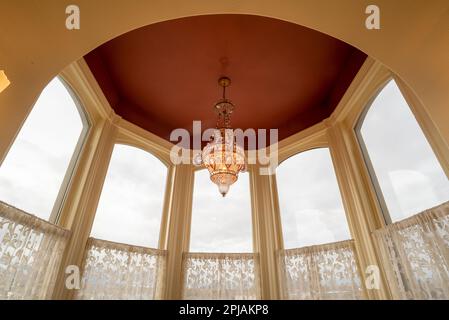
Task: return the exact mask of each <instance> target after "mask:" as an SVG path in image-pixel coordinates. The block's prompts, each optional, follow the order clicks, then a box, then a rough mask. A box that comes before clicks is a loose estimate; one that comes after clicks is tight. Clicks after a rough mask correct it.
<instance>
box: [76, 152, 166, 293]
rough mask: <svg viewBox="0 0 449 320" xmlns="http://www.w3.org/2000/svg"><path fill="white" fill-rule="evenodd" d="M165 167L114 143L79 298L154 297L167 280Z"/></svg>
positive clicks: (90, 240)
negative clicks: (161, 237)
mask: <svg viewBox="0 0 449 320" xmlns="http://www.w3.org/2000/svg"><path fill="white" fill-rule="evenodd" d="M166 179H167V167H166V166H165V165H164V164H163V163H162V162H161V161H160V160H159V159H157V158H156V157H154V156H153V155H151V154H150V153H148V152H146V151H143V150H141V149H138V148H135V147H130V146H127V145H115V147H114V150H113V153H112V157H111V161H110V165H109V169H108V173H107V176H106V179H105V182H104V186H103V190H102V193H101V196H100V201H99V204H98V208H97V212H96V215H95V220H94V224H93V227H92V231H91V236H92V237H91V238H90V239H89V241H88V243H87V247H86V258H85V262H84V266H83V277H82V287H81V290H79V291H78V293H77V298H78V299H156V298H160V297H161V294H162V290H163V284H164V271H165V270H164V269H165V251H163V250H158V249H156V248H157V247H158V242H159V231H160V226H161V216H162V207H163V201H164V191H165V183H166Z"/></svg>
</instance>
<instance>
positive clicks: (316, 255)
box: [279, 240, 364, 300]
mask: <svg viewBox="0 0 449 320" xmlns="http://www.w3.org/2000/svg"><path fill="white" fill-rule="evenodd" d="M354 252H355V250H354V243H353V240H346V241H340V242H334V243H328V244H323V245H316V246H310V247H303V248H298V249H288V250H282V251H280V252H279V270H280V278H281V279H280V281H281V286H282V287H283V298H284V299H290V300H349V299H351V300H352V299H363V298H364V294H363V289H362V285H361V282H360V276H359V272H358V267H357V262H356V259H355V254H354Z"/></svg>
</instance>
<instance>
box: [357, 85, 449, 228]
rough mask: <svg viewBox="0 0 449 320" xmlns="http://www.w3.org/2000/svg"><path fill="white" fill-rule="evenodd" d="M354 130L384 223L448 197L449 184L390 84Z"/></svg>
mask: <svg viewBox="0 0 449 320" xmlns="http://www.w3.org/2000/svg"><path fill="white" fill-rule="evenodd" d="M357 130H358V136H359V141H360V144H361V146H362V149H363V151H364V157H365V161H366V163H367V165H368V167H369V169H370V173H371V177H372V180H373V182H374V184H375V186H376V188H377V191H378V197H379V199H380V202H381V205H382V206H383V209H384V214H385V217H386V220H387V222H395V221H398V220H401V219H404V218H406V217H409V216H411V215H413V214H416V213H419V212H421V211H423V210H425V209H427V208H430V207H433V206H435V205H438V204H440V203H441V202H444V201H447V200H448V199H449V181H448V179H447V177H446V175H445V173H444V172H443V170H442V168H441V166H440V164H439V162H438V160H437V158H436V157H435V154H434V153H433V151H432V148H431V147H430V145H429V143H428V141H427V140H426V137H425V136H424V134H423V132H422V130H421V128H420V127H419V124H418V122H417V121H416V119H415V117H414V116H413V113H412V112H411V110H410V108H409V106H408V105H407V102H406V101H405V99H404V97H403V96H402V94H401V91H400V89H399V88H398V86H397V84H396V82H395V81H393V80H392V81H390V82H389V83H388V84H387V85H386V86H385V87H384V88H383V90H382V91H381V92H380V93H379V94H378V95H377V97H376V98H375V99H374V100H373V102H372V103H371V105H370V106H369V108H368V109H367V111H366V115H365V116H364V117H363V118H362V119H360V122H359V126H358V128H357Z"/></svg>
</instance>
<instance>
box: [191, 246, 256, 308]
mask: <svg viewBox="0 0 449 320" xmlns="http://www.w3.org/2000/svg"><path fill="white" fill-rule="evenodd" d="M183 264H184V267H183V270H184V289H183V291H184V292H183V297H184V299H191V300H254V299H260V289H259V286H260V283H259V276H258V268H259V256H258V254H255V253H185V254H184V259H183Z"/></svg>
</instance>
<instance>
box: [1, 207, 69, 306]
mask: <svg viewBox="0 0 449 320" xmlns="http://www.w3.org/2000/svg"><path fill="white" fill-rule="evenodd" d="M68 238H69V231H67V230H65V229H62V228H59V227H57V226H55V225H53V224H51V223H49V222H47V221H45V220H42V219H40V218H37V217H35V216H33V215H30V214H28V213H26V212H24V211H22V210H19V209H17V208H14V207H12V206H10V205H8V204H6V203H3V202H0V299H50V298H51V295H52V291H53V287H54V284H55V280H56V276H57V272H58V268H59V265H60V262H61V258H62V255H63V252H64V249H65V246H66V244H67V241H68Z"/></svg>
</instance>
